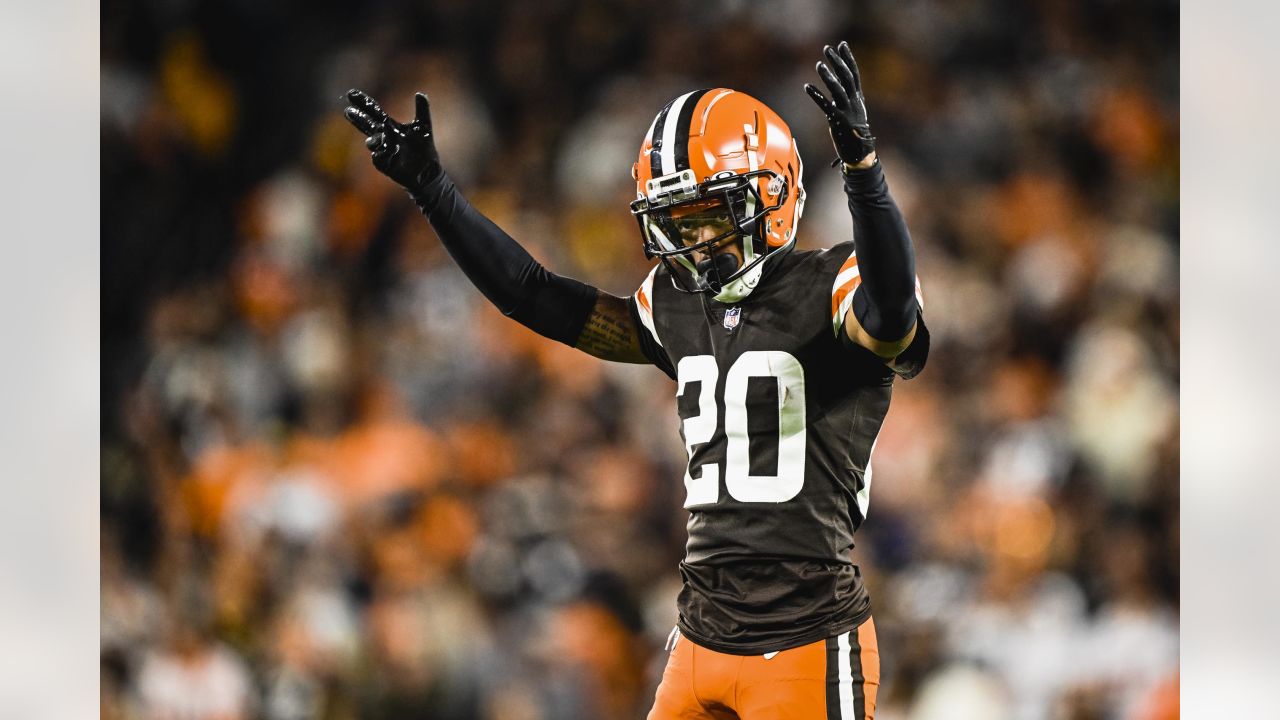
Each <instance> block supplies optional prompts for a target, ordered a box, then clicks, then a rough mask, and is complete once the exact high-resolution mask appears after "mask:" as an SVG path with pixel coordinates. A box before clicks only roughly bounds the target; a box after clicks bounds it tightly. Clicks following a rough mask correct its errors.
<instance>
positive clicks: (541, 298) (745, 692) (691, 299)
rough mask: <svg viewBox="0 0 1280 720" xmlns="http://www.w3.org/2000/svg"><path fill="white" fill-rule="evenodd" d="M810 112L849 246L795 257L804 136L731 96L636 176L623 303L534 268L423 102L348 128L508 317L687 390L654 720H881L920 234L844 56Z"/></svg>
mask: <svg viewBox="0 0 1280 720" xmlns="http://www.w3.org/2000/svg"><path fill="white" fill-rule="evenodd" d="M823 56H824V57H823V60H822V61H820V62H818V64H817V71H818V75H819V77H821V79H822V81H823V83H824V84H825V85H826V88H827V93H825V94H824V93H823V92H822V91H821V90H819V89H818V88H816V87H814V86H813V85H806V86H805V90H806V92H808V94H809V95H810V97H812V98H813V101H814V102H815V103H816V104H817V105H818V107H819V109H820V110H821V111H822V113H823V114H824V115H825V116H826V118H827V122H828V124H829V126H830V130H831V139H832V140H833V141H834V143H835V149H836V153H837V155H838V160H837V162H839V163H840V164H841V166H842V173H843V178H844V189H845V193H846V195H847V196H848V201H849V210H850V213H851V214H852V216H853V238H852V241H851V242H842V243H840V244H837V245H835V246H834V247H830V248H828V249H825V250H820V251H813V252H800V251H795V250H793V248H794V246H795V242H796V236H797V232H798V228H799V221H800V217H801V213H802V211H803V209H804V200H805V191H804V184H803V181H802V173H803V166H802V164H801V161H800V154H799V151H798V149H797V147H796V143H795V141H794V139H793V138H792V136H791V132H790V130H789V129H788V127H787V124H786V123H785V122H783V120H782V119H781V118H780V117H778V115H777V114H776V113H774V112H773V111H772V110H770V109H769V108H768V107H766V106H765V105H764V104H763V103H761V102H760V101H758V100H756V99H755V98H752V97H750V96H748V95H746V94H744V93H741V92H736V91H734V90H729V89H725V88H714V89H709V90H697V91H694V92H689V93H685V94H683V95H681V96H680V97H677V98H675V99H674V100H672V101H671V102H669V103H667V105H666V106H665V107H663V108H662V110H661V112H659V113H658V115H657V117H655V118H654V120H653V123H652V125H650V127H649V131H648V133H646V135H645V138H644V141H643V143H642V145H641V148H640V156H639V159H638V161H637V162H636V164H635V165H633V166H632V176H633V177H634V178H635V180H636V200H635V202H633V203H632V204H631V212H632V214H633V215H634V216H635V218H636V220H637V222H638V224H639V229H640V233H641V237H642V238H643V241H644V252H645V254H646V255H647V256H648V257H651V258H657V260H658V262H657V263H655V265H654V267H653V269H652V271H650V273H649V275H648V277H646V278H645V279H644V280H643V282H642V283H641V284H640V287H639V289H638V290H636V292H635V294H633V295H632V296H630V297H627V298H621V297H616V296H613V295H610V294H608V293H604V292H601V291H599V290H597V289H596V288H594V287H592V286H590V285H588V284H585V283H582V282H579V281H578V280H574V279H571V278H567V277H562V276H559V275H556V274H554V273H552V272H550V271H548V270H547V269H546V268H544V267H542V266H541V265H540V264H539V263H537V262H536V261H534V259H533V258H532V257H530V256H529V254H528V253H527V252H525V250H524V249H523V248H521V247H520V245H519V244H517V243H516V241H514V240H513V239H512V238H511V237H509V236H508V235H507V234H506V233H505V232H503V231H502V230H501V229H499V228H498V227H497V226H496V225H494V224H493V223H492V222H490V221H489V220H488V219H487V218H485V217H484V216H483V215H481V214H480V213H479V212H477V211H476V210H475V209H474V208H473V207H472V206H471V205H470V204H468V202H467V200H466V199H465V198H464V197H463V196H462V194H461V193H460V192H459V191H458V189H457V188H456V187H455V186H454V184H453V182H452V181H450V179H449V177H448V175H447V174H446V173H445V172H444V170H443V169H442V167H441V163H440V158H439V156H438V155H437V153H436V149H435V139H434V137H433V134H432V128H431V118H430V112H429V110H430V108H429V104H428V100H427V97H426V96H425V95H423V94H421V93H419V94H418V95H417V96H416V110H417V112H416V117H415V118H414V120H413V121H412V122H409V123H401V122H398V121H396V120H394V119H392V118H390V117H388V116H387V114H386V113H385V112H384V111H383V110H382V109H381V107H379V106H378V104H377V103H376V102H374V100H373V99H371V98H370V97H368V96H367V95H366V94H364V93H363V92H360V91H359V90H352V91H351V92H350V93H348V101H349V107H347V108H346V110H345V114H346V117H347V118H348V120H350V121H351V123H352V124H353V125H355V127H356V128H357V129H359V130H360V131H361V132H362V133H364V134H365V136H366V137H367V140H366V145H367V146H368V148H369V150H370V151H371V152H372V155H373V163H374V165H375V166H377V168H378V169H379V170H380V171H382V172H383V173H385V174H386V175H387V176H388V177H390V178H391V179H392V180H394V181H396V182H397V183H399V184H400V185H402V186H404V187H405V188H406V189H407V190H408V191H409V194H410V196H411V197H412V198H413V200H414V202H416V203H417V204H418V207H419V208H421V210H422V212H423V214H425V215H426V216H427V218H428V219H429V220H430V222H431V224H432V226H433V227H434V228H435V230H436V233H437V234H438V235H439V237H440V239H441V241H442V243H443V244H444V246H445V248H446V249H447V250H448V252H449V253H450V255H451V256H452V257H453V259H454V260H455V261H456V262H457V263H458V265H459V266H460V267H461V269H462V270H463V271H464V272H465V273H466V275H467V276H468V277H469V278H470V279H471V280H472V282H474V283H475V285H476V287H477V288H479V290H480V291H481V292H482V293H484V295H485V297H487V298H488V299H489V300H490V301H491V302H493V304H494V305H496V306H497V307H498V308H499V309H500V310H501V311H502V312H503V314H505V315H507V316H509V317H511V318H512V319H514V320H516V321H517V322H520V323H522V324H524V325H526V326H527V327H529V328H531V329H532V330H534V331H536V332H538V333H540V334H542V335H544V336H546V337H548V338H551V339H552V340H557V341H559V342H562V343H565V344H567V345H570V346H573V347H576V348H578V349H580V350H582V351H583V352H586V353H589V354H591V355H594V356H596V357H599V358H603V359H605V360H613V361H618V362H630V363H650V364H653V365H656V366H657V367H658V368H660V369H661V370H662V371H663V372H664V373H666V374H667V375H668V376H670V377H671V378H672V379H674V380H675V381H676V387H677V389H676V393H677V395H678V396H679V398H680V403H679V405H680V407H681V412H680V415H681V422H682V425H681V433H682V435H683V437H684V442H685V446H686V449H687V450H688V456H689V459H688V465H687V469H686V471H685V474H684V484H685V488H686V497H685V502H684V506H685V508H687V509H688V511H689V522H688V531H689V542H688V546H687V554H686V557H685V559H684V561H683V562H682V563H680V572H681V575H682V577H683V581H684V582H683V588H682V590H681V592H680V596H679V600H678V605H679V621H678V624H677V626H676V628H675V629H674V630H673V631H672V635H671V638H670V639H669V642H668V650H669V653H670V654H669V658H668V661H667V667H666V670H665V672H664V673H663V677H662V682H661V684H660V685H659V687H658V690H657V697H656V699H655V702H654V706H653V709H652V711H651V712H650V714H649V718H651V720H666V719H668V718H733V717H737V718H741V719H742V720H755V719H756V718H805V719H809V718H813V719H817V718H840V719H842V720H853V719H855V718H857V719H858V720H862V719H863V718H872V717H873V716H874V713H875V705H876V690H877V688H878V685H879V675H880V671H879V665H880V663H879V654H878V649H877V643H876V634H875V625H874V623H873V621H872V618H871V604H870V600H869V599H868V596H867V591H866V589H865V588H864V587H863V583H862V580H861V577H860V574H859V570H858V567H857V566H856V565H854V564H853V562H852V561H851V559H850V551H851V550H852V548H853V535H854V532H855V531H856V530H857V528H858V526H859V525H860V524H861V523H862V521H863V520H864V519H865V518H866V515H867V506H868V501H869V493H870V489H871V454H872V450H873V448H874V446H875V440H876V436H877V434H878V433H879V431H880V426H881V423H882V421H883V420H884V416H885V413H886V411H887V410H888V408H889V398H890V395H891V392H892V385H893V379H894V378H895V377H904V378H910V377H913V376H914V375H915V374H916V373H918V372H919V371H920V370H921V368H922V367H923V366H924V363H925V359H926V358H927V355H928V349H929V333H928V330H927V329H926V328H925V325H924V319H923V316H922V314H921V313H922V303H921V298H920V295H919V284H918V282H917V280H916V276H915V258H914V251H913V249H912V245H911V239H910V237H909V235H908V233H907V228H906V224H905V222H904V220H903V217H902V214H901V213H900V212H899V210H898V208H897V206H896V205H895V203H894V201H893V199H892V198H891V197H890V195H889V191H888V188H887V186H886V184H885V178H884V173H883V170H882V169H881V167H880V163H879V162H878V160H877V158H876V153H875V138H874V137H873V136H872V135H871V129H870V126H869V125H868V122H867V111H866V107H865V105H864V103H863V96H862V87H861V81H860V78H859V74H858V66H857V64H856V63H855V62H854V59H853V54H852V53H851V52H850V50H849V46H848V44H847V43H841V44H840V45H839V47H838V48H831V47H829V46H828V47H826V48H824V50H823Z"/></svg>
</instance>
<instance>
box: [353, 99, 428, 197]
mask: <svg viewBox="0 0 1280 720" xmlns="http://www.w3.org/2000/svg"><path fill="white" fill-rule="evenodd" d="M347 102H348V103H349V106H348V107H347V109H346V110H345V111H343V113H342V114H343V115H344V116H346V118H347V120H349V121H350V122H351V124H352V125H355V126H356V129H357V130H359V131H360V132H362V133H364V134H365V135H366V136H368V137H367V139H366V140H365V141H364V144H365V146H366V147H368V148H369V150H370V151H372V153H373V166H374V167H376V168H378V170H380V171H381V172H382V174H383V175H386V176H387V177H389V178H391V179H392V180H395V181H396V182H398V183H400V184H401V185H402V186H404V188H405V189H406V190H408V191H409V193H410V194H411V195H415V196H416V195H417V194H418V193H420V192H421V191H422V190H423V189H424V188H425V187H426V186H427V185H428V184H430V183H431V181H432V180H435V179H436V178H437V177H439V176H440V173H441V172H442V169H441V167H440V154H439V153H437V152H436V143H435V138H433V137H432V135H431V104H430V103H429V102H428V101H427V96H426V95H423V94H422V93H417V94H415V95H414V105H415V110H416V112H415V117H414V119H413V122H411V123H409V124H408V125H405V124H404V123H400V122H396V121H395V120H393V119H391V117H390V116H388V115H387V113H386V111H384V110H383V109H382V107H380V106H379V105H378V103H376V102H374V100H373V98H371V97H369V96H368V95H366V94H364V92H363V91H360V90H348V91H347Z"/></svg>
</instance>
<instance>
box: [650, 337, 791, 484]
mask: <svg viewBox="0 0 1280 720" xmlns="http://www.w3.org/2000/svg"><path fill="white" fill-rule="evenodd" d="M676 375H677V382H678V387H677V389H676V395H677V396H682V395H684V391H685V386H686V385H688V384H689V383H695V382H696V383H698V384H699V386H700V388H701V389H700V390H699V392H698V414H697V415H694V416H693V417H690V418H688V419H686V420H685V421H684V444H685V450H687V451H688V453H689V457H690V459H691V461H690V463H689V466H688V467H687V468H686V469H685V473H684V486H685V489H686V491H687V495H686V497H685V501H684V506H685V507H686V508H690V507H694V506H697V505H707V504H713V503H715V502H717V501H718V500H719V499H720V464H719V463H703V464H702V466H701V467H700V468H698V469H699V477H693V467H692V465H693V463H692V458H693V447H694V446H695V445H701V444H702V443H706V442H710V441H711V439H712V437H713V436H715V433H716V426H717V425H718V424H719V418H718V417H716V416H717V415H718V409H717V407H716V399H715V392H716V386H717V385H718V384H719V380H720V369H719V368H718V367H717V366H716V360H715V358H714V357H712V356H710V355H691V356H689V357H686V358H683V359H681V360H680V365H679V367H678V368H677V372H676ZM753 377H772V378H774V379H776V380H777V382H778V468H777V472H778V474H777V475H752V474H751V459H750V456H749V452H750V444H749V441H748V438H747V381H748V380H749V379H750V378H753ZM724 434H725V439H726V443H725V466H726V467H725V472H724V485H725V489H727V490H728V491H729V496H730V497H732V498H733V499H735V500H737V501H739V502H772V503H780V502H786V501H787V500H790V499H791V498H793V497H795V496H796V495H798V494H800V488H801V487H803V486H804V461H805V407H804V369H803V368H802V367H801V366H800V361H799V360H796V359H795V357H793V356H792V355H791V354H790V353H786V352H782V351H781V350H754V351H750V352H745V353H743V354H742V355H741V356H740V357H739V358H738V359H737V360H736V361H734V363H733V365H732V366H731V367H730V368H729V373H728V375H727V376H726V377H725V383H724Z"/></svg>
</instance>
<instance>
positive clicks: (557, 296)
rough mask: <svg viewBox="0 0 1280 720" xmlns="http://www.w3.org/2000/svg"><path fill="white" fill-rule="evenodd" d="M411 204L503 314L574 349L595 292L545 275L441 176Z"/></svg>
mask: <svg viewBox="0 0 1280 720" xmlns="http://www.w3.org/2000/svg"><path fill="white" fill-rule="evenodd" d="M413 200H414V202H416V203H417V204H418V207H419V209H421V210H422V214H423V215H426V216H427V219H428V220H430V221H431V226H432V227H434V228H435V231H436V234H437V235H439V236H440V241H441V243H443V244H444V247H445V249H446V250H448V251H449V254H450V255H451V256H453V260H454V262H456V263H458V267H459V268H461V269H462V272H463V273H465V274H466V276H467V277H468V278H469V279H470V280H471V282H472V283H474V284H475V286H476V287H477V288H479V290H480V292H481V293H483V294H484V296H485V297H486V298H488V299H489V302H492V303H493V304H494V305H496V306H497V307H498V309H499V310H501V311H502V314H503V315H506V316H507V317H509V318H511V319H512V320H515V321H516V322H518V323H520V324H521V325H524V326H525V327H527V328H529V329H530V330H533V331H534V332H536V333H538V334H539V335H542V336H543V337H548V338H551V339H552V340H557V341H559V342H562V343H564V344H565V345H569V346H571V347H572V346H573V345H575V344H577V341H578V336H579V335H581V334H582V328H583V327H584V326H585V325H586V323H587V318H589V317H590V316H591V311H592V309H593V308H595V304H596V295H597V293H598V292H599V291H598V290H596V288H594V287H592V286H590V285H587V284H585V283H582V282H579V281H577V280H574V279H573V278H567V277H561V276H559V275H556V274H554V273H552V272H549V271H548V270H547V269H546V268H544V267H543V266H542V265H540V264H539V263H538V262H537V261H536V260H534V259H533V257H532V256H531V255H529V253H528V252H526V251H525V249H524V248H522V247H520V244H519V243H517V242H516V241H515V240H513V239H512V238H511V236H510V235H507V234H506V233H505V232H503V231H502V228H500V227H498V226H497V225H495V224H493V221H491V220H489V218H487V217H485V216H484V215H481V214H480V212H479V211H478V210H476V209H475V208H473V207H472V206H471V203H469V202H467V199H466V198H464V197H463V196H462V193H460V192H458V189H457V187H455V186H454V184H453V181H452V180H450V179H449V176H448V175H446V174H444V173H441V174H440V176H439V177H437V178H436V179H435V180H433V181H431V182H430V183H428V184H427V185H426V186H425V187H424V188H423V189H422V190H420V191H418V192H416V193H413Z"/></svg>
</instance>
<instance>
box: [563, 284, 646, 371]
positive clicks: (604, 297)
mask: <svg viewBox="0 0 1280 720" xmlns="http://www.w3.org/2000/svg"><path fill="white" fill-rule="evenodd" d="M638 332H639V331H638V329H637V328H636V325H635V321H634V320H633V319H632V318H631V310H630V309H629V308H628V307H627V301H626V299H625V298H620V297H618V296H616V295H610V294H609V293H606V292H601V293H600V295H599V297H598V298H597V299H596V306H595V308H594V309H593V310H592V311H591V315H590V317H588V318H587V324H586V326H585V327H583V328H582V334H581V335H579V336H578V343H577V345H575V347H577V348H578V349H579V350H581V351H582V352H584V353H587V354H588V355H594V356H595V357H598V358H602V359H604V360H613V361H615V362H626V363H647V362H649V360H648V358H646V357H645V356H644V353H643V352H641V351H640V336H639V334H638Z"/></svg>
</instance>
